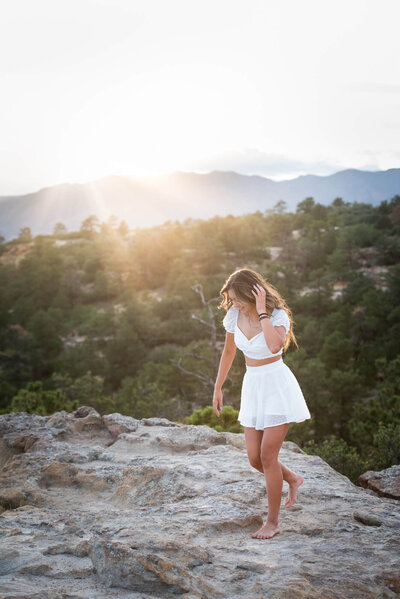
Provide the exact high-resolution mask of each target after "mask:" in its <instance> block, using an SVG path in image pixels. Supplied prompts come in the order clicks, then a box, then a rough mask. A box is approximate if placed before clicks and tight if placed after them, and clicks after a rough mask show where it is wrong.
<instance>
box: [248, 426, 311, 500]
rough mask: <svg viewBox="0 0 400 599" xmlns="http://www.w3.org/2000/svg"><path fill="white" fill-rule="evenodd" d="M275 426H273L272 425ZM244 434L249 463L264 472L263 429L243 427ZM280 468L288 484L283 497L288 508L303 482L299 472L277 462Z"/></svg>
mask: <svg viewBox="0 0 400 599" xmlns="http://www.w3.org/2000/svg"><path fill="white" fill-rule="evenodd" d="M274 428H275V427H274ZM244 436H245V440H246V448H247V455H248V458H249V462H250V464H251V465H252V466H253V468H255V469H256V470H258V471H259V472H261V474H264V475H265V473H264V466H263V465H262V462H261V443H262V440H263V436H264V431H259V430H256V429H255V428H251V427H245V429H244ZM278 463H279V464H280V467H281V469H282V478H283V480H284V481H286V482H287V483H288V485H289V491H288V496H287V497H285V502H284V507H285V508H290V507H292V505H294V504H295V503H296V501H297V489H298V488H299V486H300V485H301V484H302V483H303V482H304V478H303V477H302V476H301V475H300V474H296V472H293V471H292V470H289V468H287V466H285V465H284V464H282V462H279V460H278Z"/></svg>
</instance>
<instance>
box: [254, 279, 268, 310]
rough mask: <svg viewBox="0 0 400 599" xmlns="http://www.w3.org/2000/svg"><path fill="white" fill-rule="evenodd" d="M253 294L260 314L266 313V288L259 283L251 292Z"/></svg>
mask: <svg viewBox="0 0 400 599" xmlns="http://www.w3.org/2000/svg"><path fill="white" fill-rule="evenodd" d="M251 292H252V294H253V295H254V297H255V298H256V310H257V312H258V313H259V314H261V312H266V308H265V296H266V292H265V289H264V287H262V286H261V285H260V284H259V283H257V284H256V285H253V289H252V290H251Z"/></svg>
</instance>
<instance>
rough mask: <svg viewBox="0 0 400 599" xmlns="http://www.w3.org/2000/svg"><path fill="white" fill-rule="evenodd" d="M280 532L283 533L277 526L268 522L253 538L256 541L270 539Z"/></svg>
mask: <svg viewBox="0 0 400 599" xmlns="http://www.w3.org/2000/svg"><path fill="white" fill-rule="evenodd" d="M280 532H281V531H280V530H279V528H278V526H277V525H275V524H271V523H270V522H266V524H264V526H262V527H261V528H259V529H258V530H256V532H254V533H253V534H252V535H251V536H252V537H253V538H255V539H270V538H272V537H273V536H275V535H277V534H279V533H280Z"/></svg>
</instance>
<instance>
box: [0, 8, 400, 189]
mask: <svg viewBox="0 0 400 599" xmlns="http://www.w3.org/2000/svg"><path fill="white" fill-rule="evenodd" d="M1 9H2V10H1V20H0V81H1V93H0V195H7V194H19V193H28V192H31V191H36V190H37V189H40V188H42V187H47V186H50V185H54V184H56V183H62V182H71V183H73V182H80V181H88V180H93V179H97V178H100V177H102V176H105V175H109V174H126V175H135V174H137V175H141V174H152V173H160V172H168V171H171V170H195V171H201V172H206V171H210V170H217V169H218V170H236V171H237V172H242V173H249V174H253V173H255V174H261V175H265V176H270V177H271V178H273V179H283V178H291V177H294V176H297V175H298V174H305V173H313V174H322V175H325V174H330V173H332V172H336V171H338V170H341V169H343V168H361V169H366V170H380V169H382V170H385V169H388V168H397V167H399V166H400V110H399V108H400V106H399V105H400V102H399V100H400V61H399V56H400V36H399V31H398V30H399V22H400V2H399V0H380V1H379V2H378V1H377V0H334V1H332V0H324V1H322V0H302V1H301V2H300V1H299V0H279V1H278V0H273V1H272V0H201V1H200V0H198V1H194V0H141V1H139V0H34V1H33V0H3V1H2V3H1Z"/></svg>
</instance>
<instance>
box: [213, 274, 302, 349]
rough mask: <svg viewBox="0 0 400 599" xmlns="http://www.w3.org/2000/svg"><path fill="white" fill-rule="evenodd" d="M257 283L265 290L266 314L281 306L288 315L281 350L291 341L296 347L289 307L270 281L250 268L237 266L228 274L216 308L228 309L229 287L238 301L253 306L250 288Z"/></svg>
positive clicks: (229, 305)
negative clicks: (287, 330)
mask: <svg viewBox="0 0 400 599" xmlns="http://www.w3.org/2000/svg"><path fill="white" fill-rule="evenodd" d="M257 283H258V284H259V285H261V286H262V287H263V288H264V289H265V291H266V295H265V310H266V312H267V313H268V314H272V311H273V309H274V308H277V309H278V310H279V309H281V308H283V309H284V310H285V312H286V313H287V315H288V317H289V320H290V329H289V332H288V334H287V335H286V339H285V343H284V346H283V350H284V351H286V350H287V348H288V347H289V345H290V343H291V342H292V341H293V343H294V344H295V346H296V347H299V346H298V343H297V340H296V337H295V334H294V332H293V318H292V311H291V309H290V308H289V306H288V305H287V303H286V301H285V300H284V299H283V297H282V296H281V294H280V293H279V291H278V290H277V289H276V288H275V287H274V286H273V285H272V283H267V281H266V280H265V279H264V277H263V276H262V275H260V273H258V272H256V271H255V270H253V269H252V268H239V269H238V270H235V272H233V273H232V274H231V275H229V277H228V278H227V279H226V281H225V283H224V285H223V286H222V288H221V290H220V294H221V295H222V296H223V300H222V302H221V303H220V304H219V306H218V308H225V310H229V308H230V307H231V306H232V300H231V299H230V297H229V294H228V291H229V289H232V291H234V292H235V295H236V297H237V299H238V300H239V301H240V302H243V303H246V304H252V305H253V306H255V305H256V299H255V297H254V295H253V293H252V289H253V285H256V284H257Z"/></svg>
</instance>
